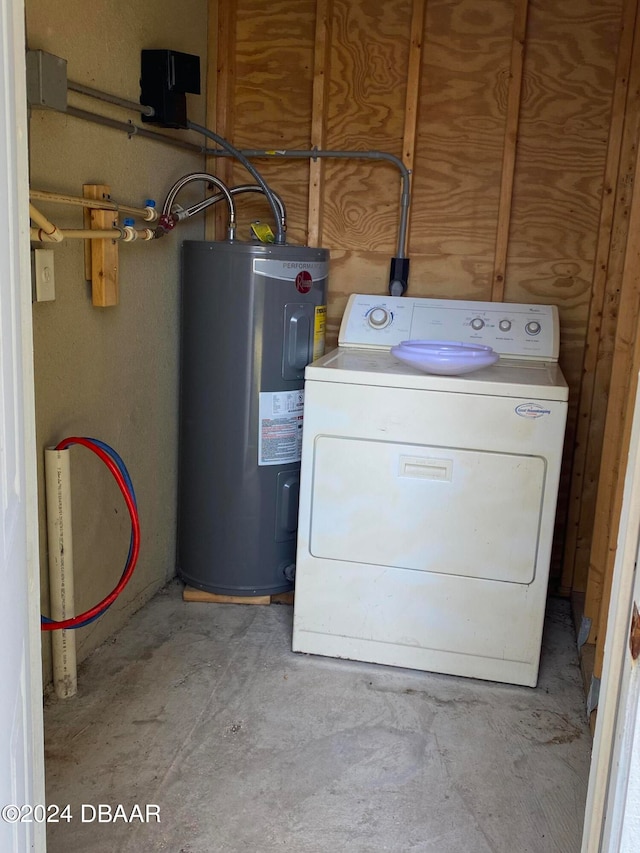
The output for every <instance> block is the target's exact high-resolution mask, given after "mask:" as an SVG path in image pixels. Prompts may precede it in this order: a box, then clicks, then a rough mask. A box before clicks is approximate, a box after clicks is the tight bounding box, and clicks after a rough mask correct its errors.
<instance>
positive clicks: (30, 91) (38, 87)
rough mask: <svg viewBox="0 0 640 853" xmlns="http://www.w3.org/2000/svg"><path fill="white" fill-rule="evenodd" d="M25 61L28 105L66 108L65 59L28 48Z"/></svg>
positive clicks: (61, 109)
mask: <svg viewBox="0 0 640 853" xmlns="http://www.w3.org/2000/svg"><path fill="white" fill-rule="evenodd" d="M26 63H27V103H28V104H29V106H30V107H48V108H49V109H52V110H60V111H61V112H64V111H65V110H66V109H67V60H66V59H61V57H59V56H54V55H53V54H52V53H46V52H45V51H44V50H28V51H27V57H26Z"/></svg>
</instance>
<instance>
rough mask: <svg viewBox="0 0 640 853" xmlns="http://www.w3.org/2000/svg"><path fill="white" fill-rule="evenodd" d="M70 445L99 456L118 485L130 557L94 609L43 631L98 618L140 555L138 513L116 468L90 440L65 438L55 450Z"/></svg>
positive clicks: (46, 626)
mask: <svg viewBox="0 0 640 853" xmlns="http://www.w3.org/2000/svg"><path fill="white" fill-rule="evenodd" d="M72 444H81V445H82V446H83V447H86V448H88V449H89V450H90V451H91V452H92V453H95V454H96V456H99V457H100V459H102V461H103V462H104V464H105V465H106V466H107V468H108V469H109V470H110V471H111V473H112V475H113V478H114V480H115V481H116V483H117V484H118V487H119V489H120V491H121V492H122V496H123V498H124V500H125V503H126V504H127V509H128V510H129V516H130V518H131V532H132V548H131V556H130V557H129V560H128V563H127V567H126V569H125V571H124V572H123V573H122V577H121V578H120V580H119V581H118V584H117V585H116V586H115V587H114V588H113V590H112V591H111V592H110V593H109V595H107V596H106V597H105V598H103V599H102V601H101V602H100V603H99V604H96V605H95V607H92V608H91V609H90V610H87V611H85V612H84V613H80V614H79V615H78V616H74V617H73V618H71V619H63V620H61V621H60V622H42V623H41V625H40V627H41V629H42V630H43V631H57V630H60V629H62V628H74V627H76V626H77V625H79V624H81V623H83V622H87V621H88V620H90V619H93V618H94V617H95V616H99V615H100V614H101V613H102V612H103V611H104V610H106V609H107V607H109V606H110V605H111V604H113V602H114V601H115V600H116V598H117V597H118V596H119V595H120V593H121V592H122V590H123V589H124V588H125V586H126V585H127V583H128V581H129V578H130V577H131V575H132V574H133V569H134V567H135V564H136V561H137V559H138V554H139V553H140V522H139V520H138V511H137V509H136V505H135V503H134V500H133V497H132V496H131V494H130V492H129V489H128V488H127V484H126V482H125V479H124V477H123V476H122V474H121V473H120V470H119V468H118V466H117V465H116V463H115V462H114V461H113V460H112V458H111V457H110V456H109V454H108V453H106V452H105V451H104V450H102V448H101V447H98V446H97V445H95V444H94V443H93V442H92V441H91V440H90V439H86V438H80V437H78V436H72V437H71V438H65V439H64V440H63V441H61V442H60V443H59V444H58V445H56V450H67V448H68V447H70V445H72Z"/></svg>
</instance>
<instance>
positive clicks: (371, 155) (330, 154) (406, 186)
mask: <svg viewBox="0 0 640 853" xmlns="http://www.w3.org/2000/svg"><path fill="white" fill-rule="evenodd" d="M66 113H67V114H68V115H71V116H74V117H75V118H79V119H82V120H83V121H91V122H94V123H95V124H102V125H104V126H105V127H111V128H113V129H114V130H120V131H123V132H124V133H126V134H128V135H129V136H141V137H143V138H144V139H151V140H153V141H155V142H161V143H163V144H164V145H172V146H173V147H174V148H181V149H183V150H185V151H192V152H194V153H195V154H205V155H206V156H208V157H229V156H234V155H233V154H231V153H230V152H228V151H225V150H222V151H221V150H218V149H213V148H208V147H207V146H206V145H197V144H196V143H193V142H185V141H183V140H182V139H175V138H174V137H172V136H167V135H165V134H163V133H157V132H156V131H153V130H147V129H146V128H143V127H139V126H138V125H135V124H133V123H132V122H124V121H117V120H115V119H110V118H107V117H106V116H101V115H98V114H97V113H92V112H89V111H88V110H79V109H76V108H75V107H67V109H66ZM190 128H191V129H192V130H195V131H197V132H202V130H201V129H200V128H199V126H198V125H190ZM210 134H211V131H206V133H205V135H210ZM238 153H240V154H241V155H243V156H248V157H268V158H270V159H273V158H274V157H276V158H280V159H287V158H306V159H310V160H315V159H317V158H319V157H327V158H334V157H335V158H348V159H355V160H383V161H387V162H389V163H391V164H393V165H394V166H396V168H398V169H399V171H400V173H401V177H402V193H401V198H400V224H399V227H398V249H397V252H398V257H399V258H406V257H407V228H408V221H409V203H410V179H411V172H410V171H409V169H408V168H407V167H406V166H405V165H404V163H403V162H402V160H401V159H400V158H399V157H396V156H395V154H389V153H387V152H385V151H330V150H328V151H325V150H322V149H318V148H312V149H310V150H308V151H298V150H282V151H252V150H249V151H246V150H241V151H239V152H238ZM258 183H259V184H260V181H258ZM263 192H264V189H263ZM265 195H266V193H265ZM271 195H272V200H273V193H272V191H271ZM267 197H268V196H267ZM274 207H275V202H274V204H272V210H273V211H274V216H276V212H275V209H274Z"/></svg>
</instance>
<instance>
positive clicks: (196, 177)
mask: <svg viewBox="0 0 640 853" xmlns="http://www.w3.org/2000/svg"><path fill="white" fill-rule="evenodd" d="M193 181H206V182H207V183H209V184H213V185H214V186H215V187H218V189H219V190H220V191H221V193H222V195H223V197H224V198H226V200H227V204H228V206H229V228H228V237H229V240H233V239H234V237H235V231H236V206H235V204H234V201H233V198H232V197H231V193H230V192H229V188H228V187H227V185H226V184H225V183H223V182H222V181H221V180H220V178H217V177H216V176H215V175H210V174H209V173H208V172H192V173H191V174H189V175H184V177H182V178H180V179H179V180H177V181H176V182H175V184H174V185H173V186H172V187H171V189H170V190H169V192H168V193H167V197H166V199H165V200H164V204H163V205H162V215H161V216H160V225H159V227H158V229H157V230H158V231H159V232H163V233H164V232H165V231H169V230H171V228H173V226H174V225H175V223H176V222H177V221H179V217H178V216H176V218H175V219H174V220H173V221H171V215H172V212H171V208H172V207H173V203H174V201H175V199H176V196H177V195H178V193H179V192H180V190H181V189H183V188H184V187H186V186H187V184H190V183H193Z"/></svg>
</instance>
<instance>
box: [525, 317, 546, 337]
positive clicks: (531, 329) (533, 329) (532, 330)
mask: <svg viewBox="0 0 640 853" xmlns="http://www.w3.org/2000/svg"><path fill="white" fill-rule="evenodd" d="M541 328H542V326H541V325H540V323H538V321H537V320H532V321H531V322H530V323H527V325H526V326H525V327H524V329H525V332H526V333H527V334H528V335H538V334H540V329H541Z"/></svg>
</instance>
